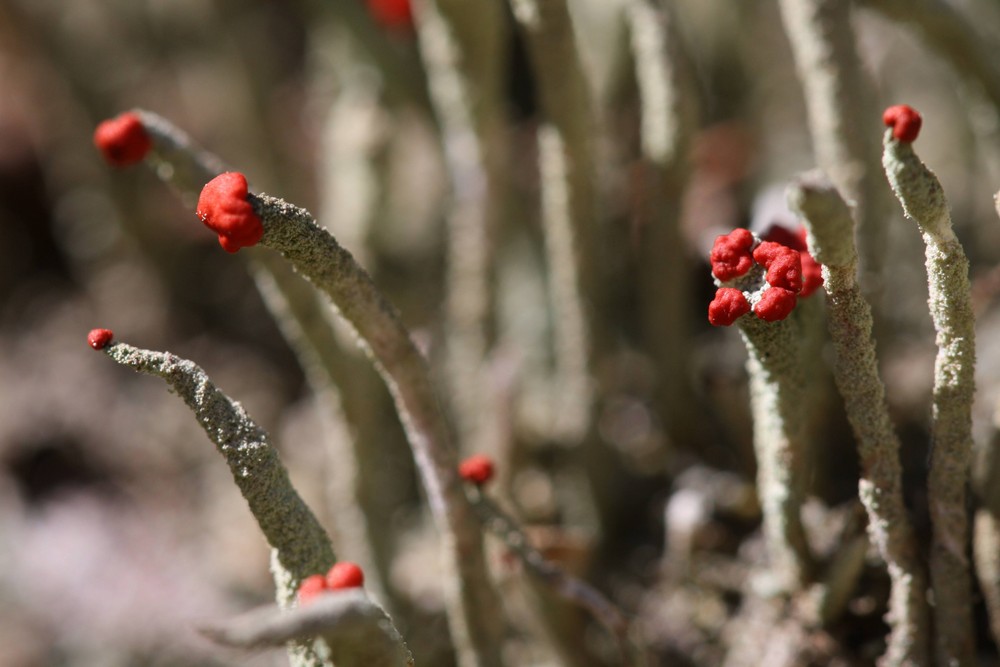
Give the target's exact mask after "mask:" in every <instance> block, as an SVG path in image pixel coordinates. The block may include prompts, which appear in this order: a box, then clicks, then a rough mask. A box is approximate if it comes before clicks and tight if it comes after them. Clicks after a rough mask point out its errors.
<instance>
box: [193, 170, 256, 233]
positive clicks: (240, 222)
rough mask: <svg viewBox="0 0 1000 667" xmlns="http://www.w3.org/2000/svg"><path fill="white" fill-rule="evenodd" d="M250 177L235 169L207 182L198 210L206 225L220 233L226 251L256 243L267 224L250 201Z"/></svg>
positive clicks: (202, 190)
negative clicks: (248, 196)
mask: <svg viewBox="0 0 1000 667" xmlns="http://www.w3.org/2000/svg"><path fill="white" fill-rule="evenodd" d="M248 194H249V189H248V187H247V179H246V177H245V176H244V175H243V174H241V173H239V172H235V171H230V172H226V173H225V174H220V175H218V176H216V177H215V178H213V179H212V180H210V181H209V182H208V183H206V184H205V187H203V188H202V189H201V196H200V197H198V208H197V209H196V210H195V213H197V214H198V217H199V218H200V219H201V221H202V222H203V223H205V226H206V227H208V228H209V229H211V230H212V231H213V232H215V233H216V234H218V235H219V245H221V246H222V249H223V250H225V251H226V252H236V251H237V250H239V249H240V248H246V247H248V246H252V245H256V244H257V242H258V241H260V238H261V237H262V236H263V235H264V225H263V223H261V221H260V218H259V217H258V216H257V214H256V213H254V211H253V206H251V205H250V202H248V201H247V195H248Z"/></svg>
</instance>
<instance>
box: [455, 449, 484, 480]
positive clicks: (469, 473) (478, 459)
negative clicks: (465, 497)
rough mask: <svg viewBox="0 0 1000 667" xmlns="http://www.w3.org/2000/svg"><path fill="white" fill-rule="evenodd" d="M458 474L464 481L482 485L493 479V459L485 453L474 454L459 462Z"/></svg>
mask: <svg viewBox="0 0 1000 667" xmlns="http://www.w3.org/2000/svg"><path fill="white" fill-rule="evenodd" d="M458 474H459V476H460V477H461V478H462V479H464V480H465V481H466V482H472V483H473V484H475V485H477V486H480V485H483V484H485V483H486V482H488V481H490V480H491V479H493V459H491V458H490V457H488V456H486V455H485V454H474V455H473V456H470V457H469V458H467V459H465V460H464V461H462V462H461V463H460V464H459V466H458Z"/></svg>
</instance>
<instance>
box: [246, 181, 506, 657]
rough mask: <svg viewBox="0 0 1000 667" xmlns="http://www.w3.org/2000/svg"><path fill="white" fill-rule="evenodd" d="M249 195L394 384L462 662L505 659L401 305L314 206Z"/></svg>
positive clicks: (284, 250) (467, 516) (466, 509)
mask: <svg viewBox="0 0 1000 667" xmlns="http://www.w3.org/2000/svg"><path fill="white" fill-rule="evenodd" d="M250 201H251V203H252V204H253V206H254V208H255V209H256V211H257V213H258V214H259V215H260V217H261V219H262V221H263V224H264V236H263V237H262V238H261V244H262V245H264V246H266V247H269V248H272V249H274V250H277V251H278V252H280V253H281V254H282V255H283V256H284V257H285V258H286V259H287V260H288V261H289V262H291V264H292V265H293V266H294V267H295V268H296V269H297V270H298V271H299V272H300V273H301V274H302V275H304V276H305V277H306V278H308V279H309V280H310V281H311V282H312V283H313V284H314V285H315V286H316V287H317V288H318V289H320V290H322V291H323V292H324V293H325V294H326V295H327V296H328V297H329V298H330V300H331V301H332V302H333V304H334V305H335V306H336V307H337V309H338V310H339V312H340V314H341V315H342V316H343V317H344V319H346V320H347V321H348V322H349V323H350V324H351V326H352V327H353V328H354V330H355V331H356V332H357V334H358V336H359V338H360V341H361V343H362V345H363V347H364V348H365V350H366V352H368V353H369V355H370V356H371V357H372V360H373V361H374V362H375V364H376V366H377V368H378V370H379V373H380V374H381V375H382V378H383V379H384V380H385V383H386V385H387V386H388V387H389V391H390V392H391V393H392V396H393V399H394V401H395V403H396V409H397V411H398V412H399V416H400V419H401V420H402V422H403V428H404V429H405V430H406V434H407V439H408V440H409V442H410V446H411V448H412V451H413V457H414V460H415V461H416V464H417V468H418V470H419V471H420V475H421V478H422V481H423V485H424V489H425V490H426V492H427V498H428V502H429V504H430V507H431V511H432V512H433V514H434V517H435V519H436V521H437V524H438V528H439V530H440V531H441V533H442V539H443V541H444V550H443V551H444V556H445V558H446V563H445V572H447V573H450V574H452V576H449V577H446V579H445V582H444V584H445V588H446V591H445V593H446V599H447V602H448V614H449V621H450V624H451V630H452V633H453V635H454V636H453V637H452V639H453V641H454V642H455V645H456V646H458V647H462V646H467V647H470V649H469V650H468V651H467V652H466V655H464V656H463V657H462V658H461V659H462V660H463V665H479V664H481V665H494V664H499V651H498V647H497V646H496V644H494V643H492V641H493V639H494V638H496V636H497V626H499V625H501V623H502V622H501V621H500V608H499V605H498V603H497V602H496V594H495V592H494V590H493V587H492V585H491V583H490V580H489V577H488V574H487V569H486V562H485V558H484V554H483V543H482V535H481V533H480V528H479V524H478V521H477V520H476V517H475V515H474V514H473V512H472V508H471V506H470V505H469V501H468V498H467V497H466V495H465V491H464V489H463V486H462V484H461V482H460V479H459V477H458V471H457V459H456V456H455V452H454V450H453V448H452V446H451V442H450V433H449V431H448V427H447V424H446V422H445V419H444V415H443V413H442V412H441V407H440V405H439V403H438V400H437V397H436V395H435V392H434V388H433V386H432V384H431V381H430V374H429V370H428V367H427V363H426V360H425V359H424V358H423V356H421V354H420V352H419V351H418V350H417V347H416V345H414V343H413V340H412V339H411V338H410V334H409V332H408V331H407V330H406V327H405V326H404V325H403V323H402V320H401V319H400V316H399V313H398V312H397V311H396V309H395V308H394V307H393V306H392V305H391V304H390V303H389V302H388V301H387V300H386V298H385V297H384V296H383V295H382V294H381V293H380V292H379V291H378V289H377V288H376V287H375V284H374V283H373V282H372V280H371V278H370V277H369V276H368V274H367V273H365V271H364V269H362V268H361V267H360V266H358V264H357V263H356V262H355V261H354V258H353V257H351V254H350V253H349V252H348V251H347V250H345V249H344V248H342V247H341V246H340V245H339V244H338V243H337V241H336V239H334V238H333V236H331V235H330V234H329V233H328V232H327V231H326V230H324V229H322V228H321V227H320V226H319V225H317V224H316V221H315V220H314V219H313V217H312V216H311V215H310V214H309V212H308V211H306V210H304V209H301V208H298V207H296V206H293V205H291V204H289V203H287V202H285V201H282V200H280V199H277V198H274V197H269V196H267V195H259V196H258V195H251V196H250ZM466 661H467V662H466Z"/></svg>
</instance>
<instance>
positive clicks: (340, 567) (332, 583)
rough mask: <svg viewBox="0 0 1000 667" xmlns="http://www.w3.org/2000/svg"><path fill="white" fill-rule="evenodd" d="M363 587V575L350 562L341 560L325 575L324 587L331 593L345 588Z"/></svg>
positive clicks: (356, 566) (355, 564) (355, 565)
mask: <svg viewBox="0 0 1000 667" xmlns="http://www.w3.org/2000/svg"><path fill="white" fill-rule="evenodd" d="M364 585H365V573H364V572H363V571H362V570H361V568H360V567H359V566H358V565H357V563H352V562H350V561H346V560H342V561H340V562H339V563H337V564H336V565H334V566H333V567H331V568H330V571H329V572H327V573H326V587H327V588H328V589H330V590H331V591H341V590H344V589H345V588H361V587H362V586H364Z"/></svg>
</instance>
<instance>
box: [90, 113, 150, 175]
mask: <svg viewBox="0 0 1000 667" xmlns="http://www.w3.org/2000/svg"><path fill="white" fill-rule="evenodd" d="M94 145H95V146H97V148H98V150H100V151H101V155H103V156H104V159H105V160H107V162H108V163H109V164H112V165H114V166H116V167H127V166H128V165H130V164H135V163H136V162H141V161H142V159H143V158H144V157H146V154H147V153H148V152H149V149H150V148H152V147H153V142H152V140H151V139H150V138H149V134H148V133H147V132H146V128H145V127H144V126H143V124H142V121H141V120H140V119H139V116H138V115H136V114H134V113H132V112H131V111H129V112H127V113H123V114H121V115H120V116H118V117H116V118H111V119H110V120H106V121H104V122H102V123H101V124H100V125H98V126H97V129H96V130H94Z"/></svg>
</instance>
